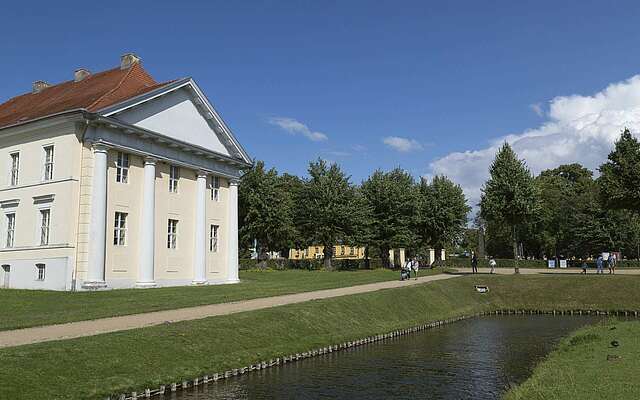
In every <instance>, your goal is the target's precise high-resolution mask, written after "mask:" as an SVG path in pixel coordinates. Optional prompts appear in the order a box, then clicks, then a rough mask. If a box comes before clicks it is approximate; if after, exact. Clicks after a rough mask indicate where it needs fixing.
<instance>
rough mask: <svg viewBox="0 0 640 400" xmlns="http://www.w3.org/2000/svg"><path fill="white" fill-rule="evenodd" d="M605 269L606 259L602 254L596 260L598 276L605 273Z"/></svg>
mask: <svg viewBox="0 0 640 400" xmlns="http://www.w3.org/2000/svg"><path fill="white" fill-rule="evenodd" d="M603 267H604V259H603V258H602V254H600V255H599V256H598V258H597V259H596V274H602V273H604V271H602V268H603Z"/></svg>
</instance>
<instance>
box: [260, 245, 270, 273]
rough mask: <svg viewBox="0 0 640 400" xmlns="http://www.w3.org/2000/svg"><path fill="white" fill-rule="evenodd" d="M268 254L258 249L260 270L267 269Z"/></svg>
mask: <svg viewBox="0 0 640 400" xmlns="http://www.w3.org/2000/svg"><path fill="white" fill-rule="evenodd" d="M267 259H268V256H267V252H266V251H265V250H264V249H263V248H262V247H259V248H258V268H259V269H267V265H268V264H267Z"/></svg>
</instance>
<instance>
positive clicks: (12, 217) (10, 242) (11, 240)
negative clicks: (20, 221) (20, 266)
mask: <svg viewBox="0 0 640 400" xmlns="http://www.w3.org/2000/svg"><path fill="white" fill-rule="evenodd" d="M5 224H6V230H5V235H6V236H5V241H4V247H5V248H6V249H11V248H13V246H15V244H16V212H15V211H12V212H8V213H5Z"/></svg>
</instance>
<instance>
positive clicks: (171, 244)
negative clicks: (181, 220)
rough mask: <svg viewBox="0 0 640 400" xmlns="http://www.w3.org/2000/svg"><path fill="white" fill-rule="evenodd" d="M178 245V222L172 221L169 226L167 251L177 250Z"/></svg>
mask: <svg viewBox="0 0 640 400" xmlns="http://www.w3.org/2000/svg"><path fill="white" fill-rule="evenodd" d="M177 245H178V220H177V219H170V220H169V223H168V224H167V249H175V248H177Z"/></svg>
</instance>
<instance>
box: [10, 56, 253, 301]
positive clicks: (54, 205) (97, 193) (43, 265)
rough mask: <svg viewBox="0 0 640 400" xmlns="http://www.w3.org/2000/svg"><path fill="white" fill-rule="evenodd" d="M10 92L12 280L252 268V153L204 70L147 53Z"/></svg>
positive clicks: (180, 278)
mask: <svg viewBox="0 0 640 400" xmlns="http://www.w3.org/2000/svg"><path fill="white" fill-rule="evenodd" d="M73 78H74V79H73V80H70V81H67V82H63V83H60V84H56V85H51V84H48V83H46V82H44V81H37V82H35V83H34V84H33V88H32V91H31V92H29V93H26V94H23V95H20V96H17V97H14V98H12V99H10V100H9V101H7V102H5V103H3V104H1V105H0V160H4V161H3V162H2V163H0V165H1V166H4V173H3V174H2V175H1V176H0V288H3V287H4V288H28V289H53V290H89V289H100V288H129V287H154V286H175V285H191V284H197V285H203V284H218V283H232V282H237V281H238V208H237V201H238V179H239V178H240V175H241V171H242V170H243V169H244V168H246V167H248V166H249V165H250V162H251V160H250V158H249V156H248V154H247V153H246V152H245V150H244V149H243V148H242V146H241V145H240V143H239V142H238V141H237V140H236V138H235V137H234V135H233V134H232V133H231V131H230V130H229V128H228V127H227V126H226V124H225V123H224V121H223V120H222V118H221V117H220V115H219V114H218V113H217V112H216V110H215V109H214V108H213V106H212V105H211V104H210V103H209V101H208V100H207V98H206V96H205V95H204V93H203V92H202V91H201V90H200V88H199V87H198V85H197V84H196V83H195V82H194V81H193V79H191V78H184V79H177V80H173V81H169V82H164V83H158V82H156V81H155V80H154V79H153V78H152V77H151V75H149V74H148V73H147V72H146V71H145V69H144V68H143V67H142V65H141V63H140V59H139V58H138V57H137V56H136V55H134V54H126V55H124V56H122V58H121V61H120V65H119V66H118V67H116V68H114V69H111V70H107V71H103V72H99V73H91V72H89V71H87V70H85V69H79V70H77V71H75V74H74V75H73Z"/></svg>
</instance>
